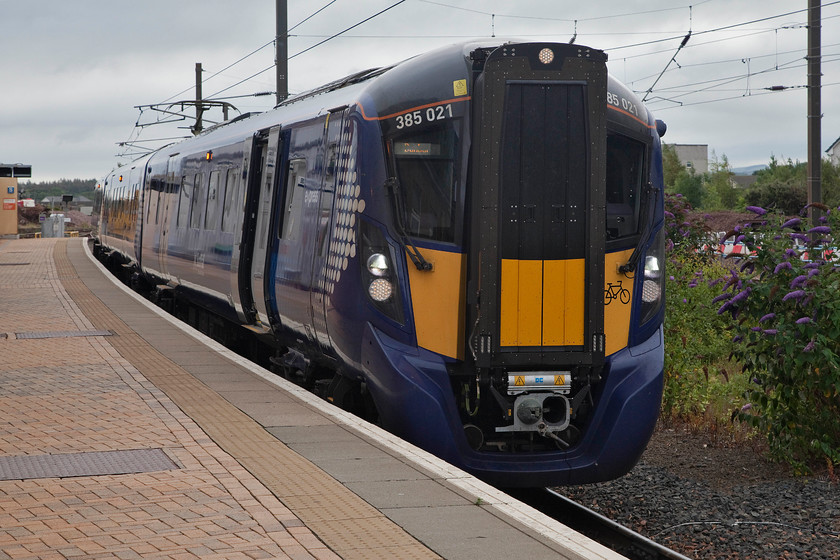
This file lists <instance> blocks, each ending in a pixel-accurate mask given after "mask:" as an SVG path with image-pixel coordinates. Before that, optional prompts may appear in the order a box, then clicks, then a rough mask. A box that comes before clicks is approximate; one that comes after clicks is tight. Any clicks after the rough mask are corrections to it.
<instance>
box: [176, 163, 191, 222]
mask: <svg viewBox="0 0 840 560" xmlns="http://www.w3.org/2000/svg"><path fill="white" fill-rule="evenodd" d="M191 202H192V175H184V176H183V177H181V195H180V196H179V197H178V221H177V222H176V224H175V225H176V226H178V227H187V226H188V225H189V223H190V207H191V204H190V203H191Z"/></svg>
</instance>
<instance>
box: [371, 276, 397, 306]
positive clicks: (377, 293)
mask: <svg viewBox="0 0 840 560" xmlns="http://www.w3.org/2000/svg"><path fill="white" fill-rule="evenodd" d="M393 293H394V286H392V285H391V283H390V282H389V281H387V280H385V279H384V278H377V279H376V280H374V281H373V282H371V283H370V286H368V294H370V298H371V299H372V300H373V301H378V302H383V301H388V300H389V299H391V295H392V294H393Z"/></svg>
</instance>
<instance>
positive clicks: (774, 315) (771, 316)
mask: <svg viewBox="0 0 840 560" xmlns="http://www.w3.org/2000/svg"><path fill="white" fill-rule="evenodd" d="M775 318H776V314H775V313H768V314H767V315H765V316H764V317H762V318H761V319H759V320H758V322H759V323H763V322H764V321H769V320H770V319H775Z"/></svg>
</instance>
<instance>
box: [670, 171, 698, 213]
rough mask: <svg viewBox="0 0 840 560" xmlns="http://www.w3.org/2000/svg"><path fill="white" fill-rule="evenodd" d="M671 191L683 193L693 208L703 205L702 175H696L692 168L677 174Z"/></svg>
mask: <svg viewBox="0 0 840 560" xmlns="http://www.w3.org/2000/svg"><path fill="white" fill-rule="evenodd" d="M673 192H675V193H677V194H681V195H683V196H684V197H685V198H686V199H688V202H689V204H691V205H692V206H693V207H694V208H702V206H703V176H702V175H697V174H696V173H695V172H694V170H693V169H692V170H691V172H690V173H689V172H688V171H683V172H682V173H681V174H680V175H678V176H677V179H676V183H675V184H674V188H673Z"/></svg>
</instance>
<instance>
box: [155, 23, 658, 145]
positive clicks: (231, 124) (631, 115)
mask: <svg viewBox="0 0 840 560" xmlns="http://www.w3.org/2000/svg"><path fill="white" fill-rule="evenodd" d="M510 43H512V42H511V41H500V40H498V39H495V40H493V41H489V40H488V41H470V42H465V43H455V44H452V45H448V46H445V47H441V48H439V49H435V50H432V51H429V52H426V53H423V54H420V55H417V56H414V57H411V58H409V59H406V60H403V61H401V62H399V63H396V64H394V65H391V66H385V67H381V68H370V69H366V70H363V71H360V72H356V73H353V74H350V75H348V76H345V77H343V78H341V79H338V80H335V81H332V82H330V83H328V84H325V85H323V86H320V87H318V88H315V89H313V90H310V91H307V92H303V93H301V94H298V95H295V96H292V97H290V98H288V99H286V100H285V101H283V102H281V103H280V104H278V105H277V106H276V107H275V108H274V109H272V110H269V111H266V112H263V113H247V114H245V115H241V116H239V117H237V118H235V119H233V120H231V121H228V122H225V123H220V124H218V125H215V126H213V127H209V128H207V129H206V130H204V131H203V132H202V133H201V134H200V135H198V136H197V137H195V138H191V139H188V140H185V141H183V142H180V143H178V144H173V145H170V146H166V147H164V148H162V149H161V150H160V151H161V152H164V153H168V154H174V153H177V152H179V151H181V149H182V145H183V144H185V143H188V144H190V145H191V149H195V150H196V151H200V150H202V149H203V147H202V146H203V145H204V144H205V143H208V144H209V143H212V144H214V145H219V144H224V143H225V142H226V141H227V139H228V138H229V140H230V142H234V141H237V140H238V139H241V138H243V137H244V136H247V135H250V134H253V132H254V131H256V130H263V129H267V128H270V127H272V126H276V125H277V124H282V123H286V122H297V121H300V120H305V119H307V118H312V117H316V116H318V115H322V114H325V113H327V112H329V111H330V110H334V109H336V108H340V107H343V106H352V105H357V106H359V107H360V108H361V110H362V111H363V112H364V114H365V115H366V116H367V117H375V116H377V115H379V114H391V113H394V112H397V111H399V110H402V109H405V108H406V107H411V106H416V105H417V103H418V101H424V102H431V101H440V100H441V99H442V98H441V95H442V92H444V93H445V92H449V93H450V94H451V93H452V84H453V81H455V80H466V81H467V83H468V84H471V83H472V80H471V79H470V78H471V76H472V61H471V60H470V54H471V53H472V52H474V51H475V50H476V49H483V50H493V49H495V48H498V47H500V46H502V45H506V44H510ZM519 43H521V42H519ZM608 83H609V85H608V91H609V93H610V96H609V97H610V100H612V101H613V103H612V105H613V106H612V107H609V104H608V108H610V109H613V110H610V111H608V120H609V121H610V122H611V123H613V124H616V125H619V126H621V127H623V128H625V129H629V130H632V131H634V132H636V133H638V134H649V133H650V130H651V129H654V128H655V126H656V125H655V121H654V119H653V117H652V116H651V115H650V113H649V111H648V110H647V109H646V108H645V106H644V104H643V103H642V102H641V101H640V100H639V99H638V97H637V96H636V95H635V94H634V93H633V92H632V91H631V90H630V89H629V88H627V87H626V86H625V85H623V84H622V83H620V82H619V81H618V80H616V79H615V78H613V77H610V79H609V82H608ZM469 93H470V94H471V93H472V92H469ZM616 102H617V103H618V105H617V106H616ZM281 113H282V116H281Z"/></svg>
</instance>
